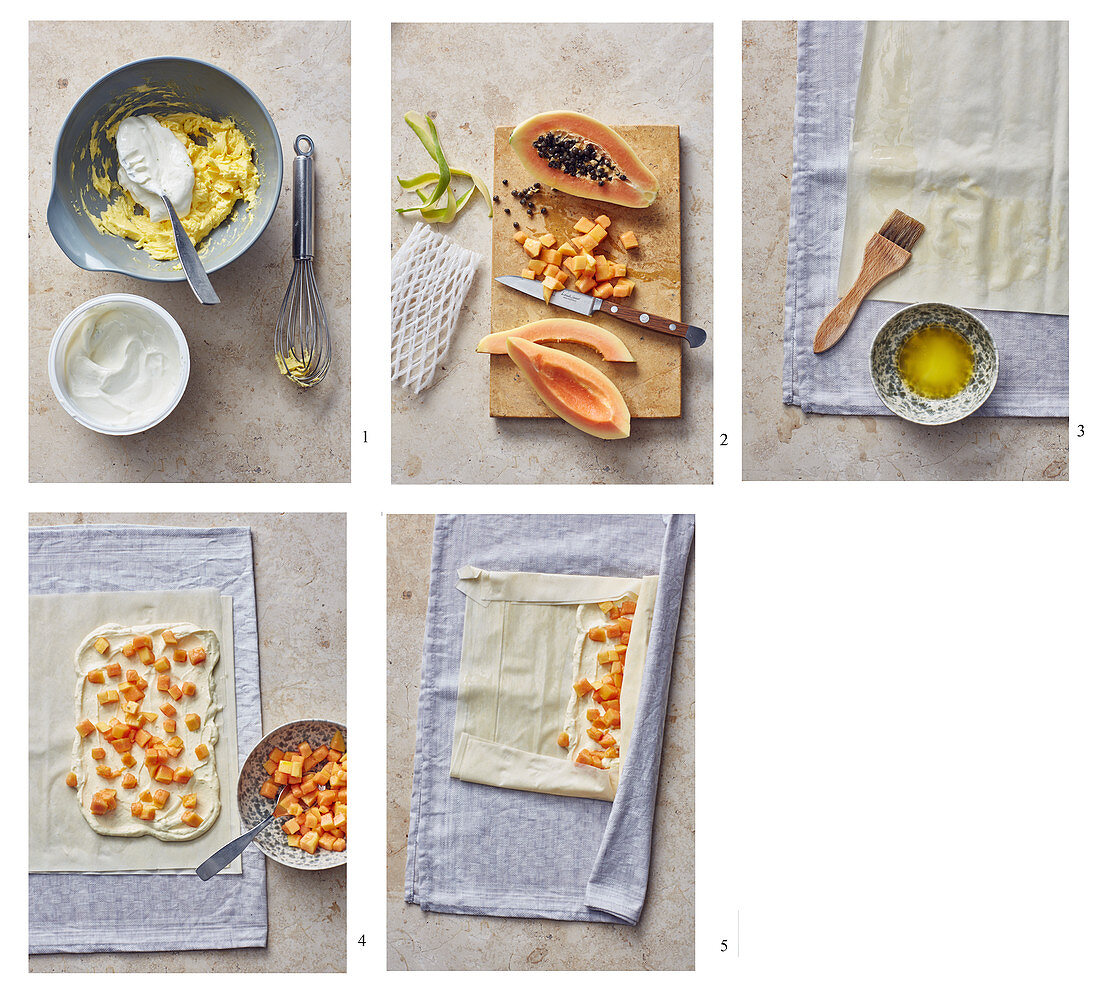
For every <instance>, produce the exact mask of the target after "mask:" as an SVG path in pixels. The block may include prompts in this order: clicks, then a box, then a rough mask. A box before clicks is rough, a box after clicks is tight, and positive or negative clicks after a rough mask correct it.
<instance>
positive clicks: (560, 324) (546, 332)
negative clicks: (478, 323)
mask: <svg viewBox="0 0 1100 1004" xmlns="http://www.w3.org/2000/svg"><path fill="white" fill-rule="evenodd" d="M509 338H525V339H527V341H529V342H538V343H539V344H542V343H544V342H572V343H574V344H576V345H585V346H587V347H588V348H590V349H592V350H593V351H595V352H598V353H599V354H600V355H601V356H603V358H604V359H605V360H606V361H607V362H609V363H632V362H634V357H633V356H632V355H631V354H630V349H628V348H627V347H626V346H625V345H624V344H623V342H622V339H620V338H619V337H617V336H616V335H613V334H612V333H611V332H610V331H605V330H604V329H603V328H601V327H600V326H599V325H598V324H592V323H591V322H590V321H577V320H574V319H573V318H571V317H547V318H545V319H543V320H541V321H532V322H531V323H530V324H521V325H520V326H519V327H518V328H511V329H509V330H508V331H494V332H493V333H492V334H491V335H486V336H485V337H484V338H483V339H481V341H480V342H478V343H477V351H478V352H488V353H489V354H491V355H495V356H502V355H504V354H505V353H506V352H507V351H508V345H507V342H508V339H509Z"/></svg>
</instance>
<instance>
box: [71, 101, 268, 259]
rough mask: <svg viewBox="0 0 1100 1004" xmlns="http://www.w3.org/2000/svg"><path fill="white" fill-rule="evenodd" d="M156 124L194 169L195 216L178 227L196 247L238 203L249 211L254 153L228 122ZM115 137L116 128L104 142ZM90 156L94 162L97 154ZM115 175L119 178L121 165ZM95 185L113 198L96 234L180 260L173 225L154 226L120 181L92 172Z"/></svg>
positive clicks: (197, 118)
mask: <svg viewBox="0 0 1100 1004" xmlns="http://www.w3.org/2000/svg"><path fill="white" fill-rule="evenodd" d="M154 118H155V119H156V120H157V121H158V122H159V123H160V124H161V125H163V126H165V127H166V128H168V129H170V130H171V131H172V133H173V134H174V135H175V136H176V137H177V138H178V139H179V140H180V141H181V142H182V143H183V145H184V146H185V147H186V148H187V154H188V156H189V157H190V158H191V164H192V166H193V167H194V169H195V188H194V192H193V194H192V198H191V211H190V212H189V213H188V214H187V215H186V216H183V217H181V218H180V223H182V224H183V228H184V230H186V231H187V235H188V236H189V237H190V238H191V243H192V244H195V245H198V244H199V242H200V241H202V240H203V238H205V237H206V236H207V235H208V234H209V233H210V232H211V231H212V230H214V228H215V227H217V226H219V225H220V224H221V223H223V222H224V221H225V220H226V218H227V217H228V216H229V215H230V213H232V212H233V210H234V207H235V206H236V205H237V203H238V202H241V201H243V202H244V203H245V205H246V206H247V207H248V209H249V211H251V209H252V205H253V203H254V202H255V199H256V190H257V188H258V187H259V184H260V178H259V172H258V170H257V168H256V163H255V160H254V157H253V153H254V151H253V148H252V146H251V144H250V143H249V142H248V140H247V139H246V138H245V136H244V134H243V133H242V132H241V131H240V129H238V128H237V126H236V125H234V124H233V122H232V121H231V120H229V119H223V120H221V121H215V120H214V119H210V118H207V117H206V116H204V115H198V114H195V113H190V112H181V113H177V114H172V115H155V116H154ZM117 131H118V123H117V122H116V123H114V124H113V125H112V126H111V127H110V128H109V129H108V130H107V133H106V138H107V139H108V140H110V141H112V142H113V141H114V138H115V134H116V132H117ZM92 153H93V156H94V154H95V153H96V151H95V150H93V151H92ZM114 170H115V171H116V172H117V165H116V167H115V168H114ZM92 183H93V185H94V186H95V189H96V191H98V192H99V193H100V194H101V195H103V196H104V197H105V198H107V199H111V198H112V196H113V197H114V200H113V201H112V202H111V203H110V204H109V205H108V207H107V209H106V210H104V211H103V213H102V214H100V216H99V217H98V218H96V219H95V225H96V227H97V228H98V229H100V230H101V231H103V232H104V233H109V234H115V235H116V236H118V237H125V238H127V239H128V240H132V241H134V242H135V243H136V244H137V246H138V247H139V248H141V249H142V250H144V251H145V252H146V253H147V254H149V255H151V256H152V257H153V258H156V259H158V260H159V261H171V260H174V259H175V258H176V245H175V241H174V240H173V239H172V222H171V220H161V221H159V222H156V223H154V222H153V221H152V220H151V219H150V218H149V215H148V213H147V212H146V211H145V209H144V207H143V206H141V205H139V204H138V203H136V202H135V201H134V199H133V197H132V196H131V195H130V193H129V192H127V191H125V190H124V189H123V188H122V187H121V186H120V185H119V183H118V180H117V178H115V177H111V176H109V175H108V174H107V173H104V174H100V173H99V172H97V171H94V170H93V177H92Z"/></svg>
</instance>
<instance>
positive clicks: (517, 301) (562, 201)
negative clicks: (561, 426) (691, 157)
mask: <svg viewBox="0 0 1100 1004" xmlns="http://www.w3.org/2000/svg"><path fill="white" fill-rule="evenodd" d="M614 129H615V130H616V131H617V132H619V133H620V134H621V135H622V136H623V138H624V139H625V140H626V141H627V142H628V143H629V144H630V145H631V146H632V147H633V148H634V150H635V152H636V153H637V154H638V156H639V157H640V158H641V159H642V160H643V161H644V162H645V163H646V165H647V166H648V167H649V168H650V170H651V171H653V173H654V174H655V175H656V176H657V181H658V183H659V185H660V187H659V189H658V193H657V198H656V200H655V201H654V203H653V205H651V206H647V207H646V208H645V209H628V208H627V207H625V206H613V205H609V204H608V203H606V202H595V201H592V200H589V199H579V198H576V197H574V196H571V195H564V194H562V193H561V192H556V191H550V190H546V191H544V192H542V193H541V194H540V195H539V196H537V197H536V199H535V206H536V207H542V206H545V207H546V208H547V213H546V215H543V214H542V213H540V212H539V211H538V208H536V210H535V215H534V217H528V215H527V210H526V209H524V208H523V207H522V206H521V205H520V203H519V200H518V199H516V198H513V196H512V194H511V193H512V190H513V189H516V190H517V191H522V190H523V189H524V188H527V187H528V186H529V185H530V184H531V183H532V179H531V178H530V176H529V175H528V174H527V172H526V171H525V170H524V169H523V167H521V166H520V162H519V159H518V158H517V157H516V155H515V153H514V152H513V150H512V148H511V147H510V146H509V145H508V137H509V136H511V135H512V127H510V126H499V127H498V128H497V129H496V133H495V136H494V142H493V194H494V195H498V196H500V202H499V203H498V204H495V205H494V206H493V221H492V222H493V275H494V276H498V275H519V274H520V272H522V271H523V269H524V267H525V263H526V262H527V260H528V258H527V255H526V254H525V253H524V251H523V248H522V246H520V245H519V244H517V243H516V241H515V238H514V235H515V232H516V231H515V227H514V226H513V224H515V223H518V224H519V225H520V226H521V227H523V228H524V229H526V230H528V231H530V232H532V233H534V234H543V233H546V232H547V231H549V232H550V233H551V234H553V235H554V237H555V238H557V240H556V243H555V247H556V246H557V244H560V243H561V242H562V241H565V240H567V239H568V238H569V237H570V236H571V235H573V234H574V231H573V224H574V223H575V222H576V221H577V220H579V219H580V218H581V217H582V216H587V217H588V218H589V219H590V220H592V219H595V218H596V217H597V216H599V215H601V214H603V215H605V216H609V217H610V218H611V228H610V230H609V232H608V236H607V237H606V238H605V239H604V241H603V243H602V244H601V245H600V247H599V250H598V252H597V253H599V254H605V255H606V256H607V258H608V260H609V261H618V262H623V263H625V264H626V266H627V268H628V270H629V271H628V276H629V277H630V278H632V279H634V280H635V282H636V285H635V288H634V293H633V295H632V296H629V297H627V298H626V299H625V300H624V301H623V302H624V303H626V304H628V305H629V306H632V307H635V308H637V309H638V310H649V311H652V312H653V313H655V314H658V315H660V316H661V317H668V318H670V319H671V320H673V321H680V320H683V318H681V316H680V307H681V303H680V127H679V126H664V125H650V126H614ZM505 180H507V182H508V184H507V185H505V184H504V181H505ZM505 209H510V210H511V214H510V215H509V214H507V213H505V212H504V210H505ZM624 230H633V231H634V233H635V234H636V235H637V237H638V243H639V247H637V248H635V249H634V250H632V251H626V250H624V249H623V247H622V245H621V244H619V241H618V237H619V234H621V233H622V232H623V231H624ZM491 286H492V293H491V299H490V323H491V327H492V330H493V331H503V330H505V329H507V328H516V327H519V325H521V324H526V323H527V322H528V321H537V320H540V319H542V318H545V317H553V316H555V315H556V316H560V317H572V318H581V319H584V318H583V317H582V315H580V314H574V313H572V312H571V311H568V310H563V309H562V308H561V307H552V306H548V305H547V304H544V303H541V302H539V301H538V300H535V299H533V298H532V297H529V296H525V295H524V294H522V293H517V292H516V291H515V290H512V289H508V288H507V287H506V286H502V285H501V284H500V283H499V282H493V283H491ZM588 320H590V321H592V322H593V323H594V324H598V325H600V326H601V327H604V328H607V329H608V330H609V331H611V332H613V333H614V334H616V335H618V336H619V338H621V339H622V340H623V341H624V342H625V343H626V346H627V348H629V349H630V352H631V354H632V355H633V356H634V358H635V359H636V360H637V362H636V363H605V362H604V361H603V360H602V359H601V358H600V356H599V354H598V353H595V352H591V351H589V350H588V349H586V348H584V347H582V346H580V345H568V344H562V345H555V346H554V347H555V348H561V349H564V350H565V351H567V352H573V353H575V354H576V355H578V356H580V357H581V358H582V359H584V360H586V361H587V362H590V363H592V365H593V366H595V367H597V368H598V369H600V370H601V371H603V372H604V373H606V374H607V375H608V376H609V377H610V378H611V379H612V380H614V381H615V384H616V386H617V387H618V388H619V390H620V391H621V392H622V395H623V397H624V398H625V399H626V403H627V407H629V408H630V414H631V416H632V417H634V418H679V417H680V354H681V351H682V345H681V342H682V339H680V338H674V337H671V336H667V335H659V334H655V333H653V332H649V331H646V330H645V329H644V328H639V327H637V326H636V325H633V324H627V323H626V322H624V321H619V320H616V319H615V318H613V317H608V316H605V315H604V314H602V313H596V314H593V315H592V317H590V318H588ZM489 414H490V415H491V416H492V417H493V418H554V417H555V416H554V414H553V412H551V411H550V410H549V409H548V408H547V407H546V406H545V405H544V404H543V403H542V401H541V400H540V399H539V396H538V395H537V394H536V393H535V391H534V389H533V388H532V387H531V385H530V384H529V383H528V382H527V380H526V379H525V378H524V377H523V376H521V375H520V373H519V371H518V370H517V369H516V366H515V364H514V363H513V362H512V360H511V359H509V358H508V356H506V355H505V356H490V357H489Z"/></svg>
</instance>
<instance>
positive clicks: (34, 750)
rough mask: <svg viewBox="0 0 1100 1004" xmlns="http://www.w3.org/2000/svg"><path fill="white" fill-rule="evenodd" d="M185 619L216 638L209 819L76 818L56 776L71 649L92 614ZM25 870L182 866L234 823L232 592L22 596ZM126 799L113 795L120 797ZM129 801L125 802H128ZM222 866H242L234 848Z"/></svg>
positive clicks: (67, 755)
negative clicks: (182, 835)
mask: <svg viewBox="0 0 1100 1004" xmlns="http://www.w3.org/2000/svg"><path fill="white" fill-rule="evenodd" d="M154 621H165V622H170V621H191V622H193V623H195V624H197V625H200V626H202V627H210V628H212V629H213V630H214V631H215V632H216V633H217V635H218V637H219V639H220V640H221V658H220V659H219V661H218V664H217V666H216V667H215V670H214V679H215V688H216V692H217V694H218V700H219V701H220V702H221V703H222V704H223V705H224V708H223V709H222V710H221V711H220V712H218V721H217V723H218V728H219V739H218V743H217V746H216V748H215V751H214V757H215V763H216V766H217V773H218V779H219V782H220V785H221V801H222V807H221V812H220V813H219V815H218V819H217V821H216V822H215V823H214V825H213V826H211V827H210V829H209V830H207V831H206V832H205V833H204V834H202V835H201V836H199V837H197V838H196V839H195V840H190V841H182V842H177V843H165V842H163V841H160V840H157V839H156V838H155V837H151V836H143V837H105V836H102V835H100V834H98V833H96V832H95V831H94V830H93V829H92V828H91V827H90V826H88V824H87V823H86V822H85V821H84V817H83V816H82V815H81V812H80V808H79V806H78V805H77V801H76V798H75V796H74V794H73V791H72V789H70V788H69V787H68V786H67V785H66V784H65V775H66V774H67V773H68V772H69V770H70V762H71V757H72V748H73V736H74V735H75V731H74V726H75V722H74V720H73V686H74V680H75V670H74V666H73V657H74V654H75V653H76V649H77V647H78V646H79V644H80V642H81V641H82V639H83V638H84V637H85V636H86V635H87V634H88V632H89V631H90V630H92V629H93V628H95V627H96V626H98V625H100V624H106V623H111V622H117V623H120V624H147V623H151V622H154ZM30 674H31V677H30V689H31V702H30V725H29V732H30V741H29V753H30V871H32V872H140V873H150V872H188V871H192V870H193V869H194V868H195V867H196V866H198V865H199V864H201V863H202V862H203V861H205V860H206V859H207V858H208V857H209V856H210V855H211V854H213V853H214V851H216V850H217V849H218V848H219V847H221V846H222V845H223V844H225V843H228V842H229V841H230V840H232V839H233V837H235V836H237V835H238V834H239V833H240V832H241V823H240V816H239V814H238V812H237V774H236V766H237V764H236V761H237V757H236V751H237V712H236V687H235V679H234V673H233V602H232V598H231V597H223V596H219V594H218V592H217V590H214V589H194V590H174V591H168V590H165V591H158V592H119V593H106V592H104V593H54V594H50V595H37V596H31V597H30ZM124 801H125V803H126V806H128V800H123V799H120V808H119V809H118V810H116V811H123V805H122V803H123V802H124ZM127 811H128V809H127ZM223 874H238V875H239V874H241V862H240V859H239V858H238V859H237V860H236V861H235V862H234V863H233V864H232V865H230V866H229V867H228V868H227V869H225V872H224V873H223Z"/></svg>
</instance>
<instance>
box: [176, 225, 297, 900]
mask: <svg viewBox="0 0 1100 1004" xmlns="http://www.w3.org/2000/svg"><path fill="white" fill-rule="evenodd" d="M189 243H190V242H189ZM289 787H290V785H287V784H284V785H283V786H282V788H281V789H280V790H279V794H278V796H277V797H276V799H275V805H274V807H273V808H272V810H271V815H270V816H268V817H267V818H266V819H262V820H260V822H258V823H257V824H256V825H255V826H253V827H252V829H251V830H249V831H248V832H247V833H242V834H241V835H240V836H239V837H236V838H235V839H233V840H230V841H229V843H228V844H226V845H225V846H224V847H220V848H219V849H218V850H216V851H215V852H214V853H213V854H211V855H210V857H208V858H207V859H206V860H205V861H204V862H203V863H202V864H201V865H199V866H198V868H196V869H195V874H196V875H198V877H199V878H201V879H202V880H203V881H204V882H205V881H207V880H208V879H211V878H213V877H214V876H215V875H217V874H218V872H220V871H221V870H222V869H223V868H224V867H225V866H226V865H227V864H229V862H230V861H233V860H235V859H236V858H238V857H239V856H240V855H241V854H242V853H243V852H244V849H245V848H246V847H247V846H248V845H249V844H250V843H252V841H253V840H254V839H255V837H256V836H257V835H258V834H259V833H260V831H261V830H264V829H266V828H267V827H268V826H270V825H271V824H272V823H273V822H274V821H275V820H276V818H278V817H280V816H289V815H290V813H289V812H279V811H278V809H279V803H280V802H281V801H282V800H283V795H285V794H286V790H287V788H289Z"/></svg>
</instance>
